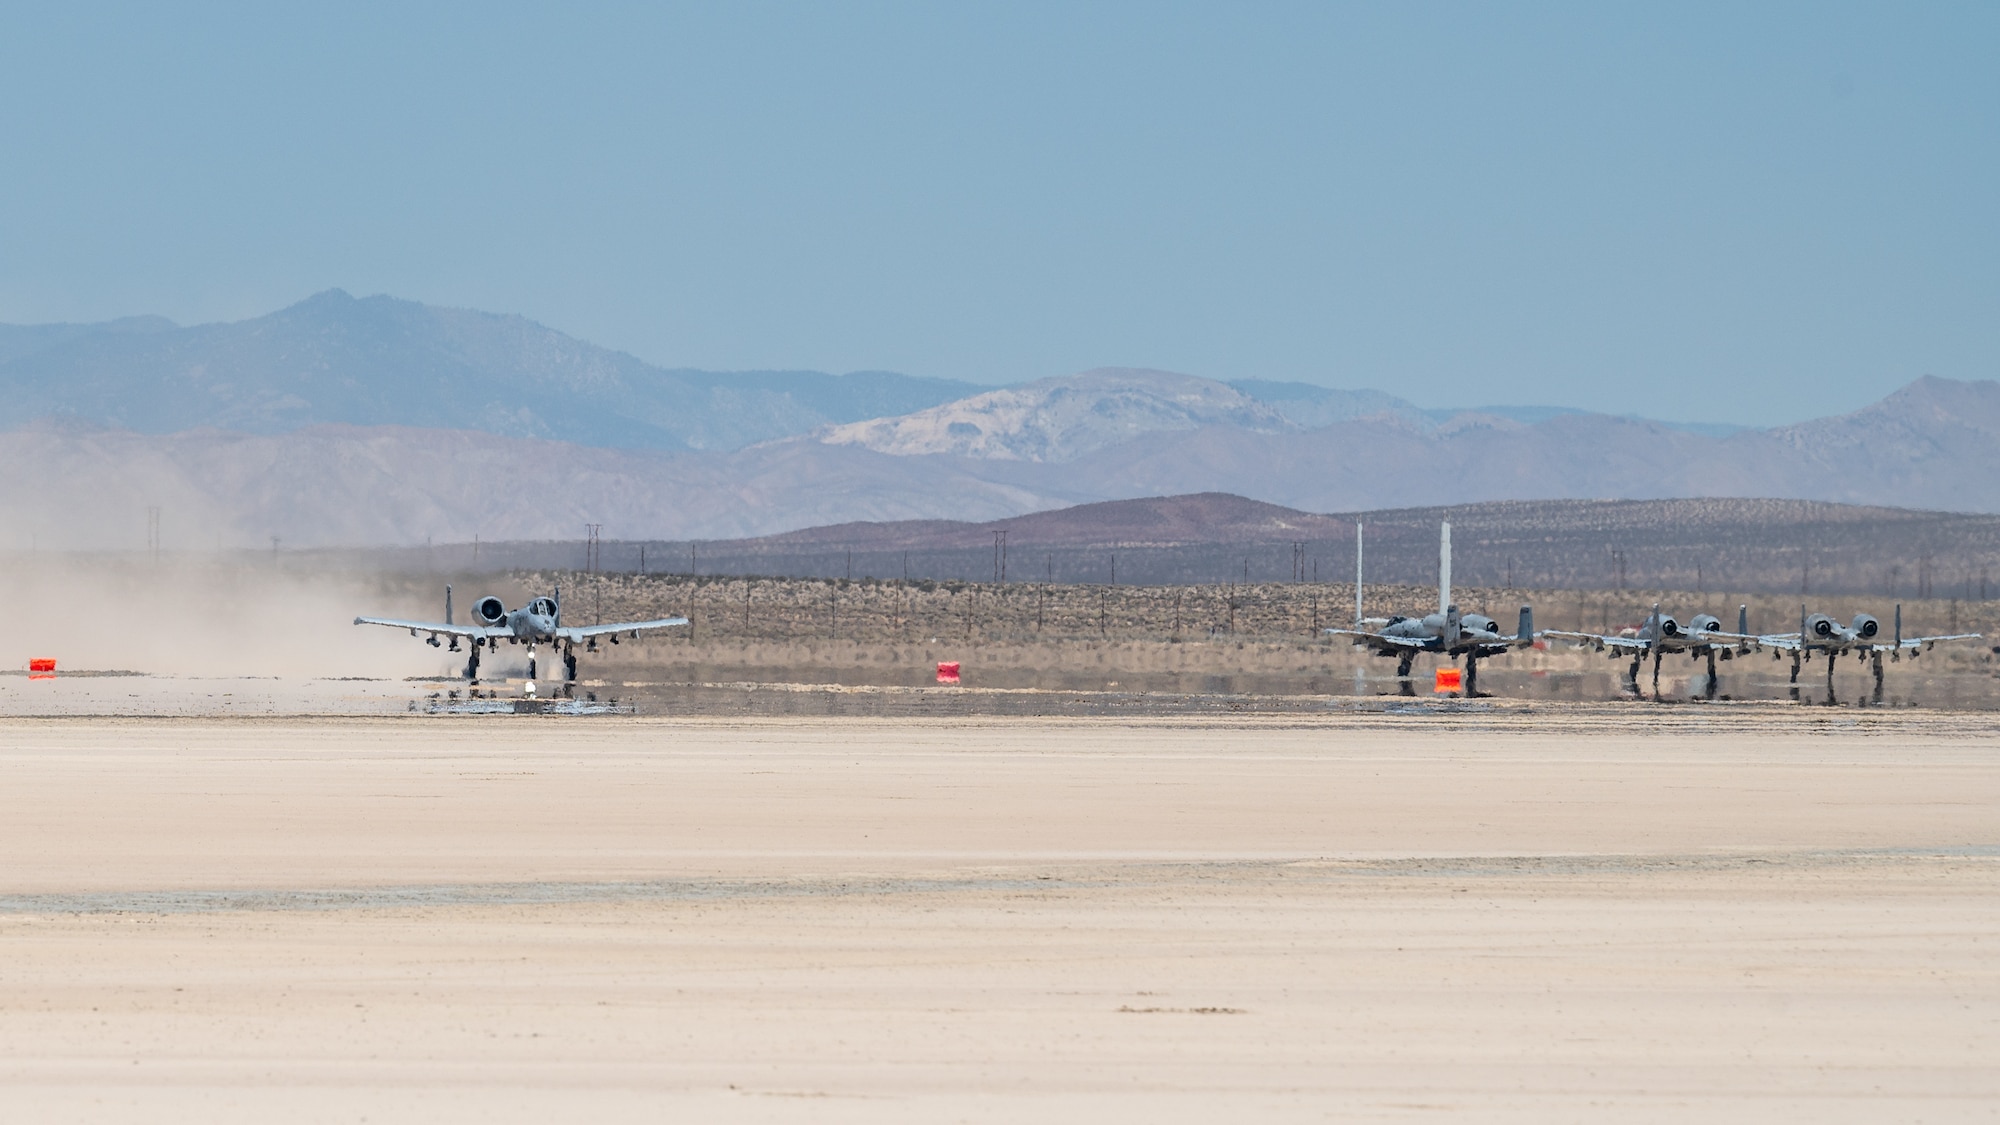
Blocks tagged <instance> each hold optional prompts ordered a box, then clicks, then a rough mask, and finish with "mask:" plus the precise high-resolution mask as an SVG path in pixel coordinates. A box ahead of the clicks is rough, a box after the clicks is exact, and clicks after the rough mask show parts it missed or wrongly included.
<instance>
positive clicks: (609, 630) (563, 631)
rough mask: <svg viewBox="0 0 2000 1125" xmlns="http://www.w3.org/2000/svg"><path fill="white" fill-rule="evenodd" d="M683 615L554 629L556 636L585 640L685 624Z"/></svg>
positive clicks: (570, 639) (566, 626)
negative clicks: (653, 619)
mask: <svg viewBox="0 0 2000 1125" xmlns="http://www.w3.org/2000/svg"><path fill="white" fill-rule="evenodd" d="M687 623H688V619H687V618H685V617H662V618H660V619H658V620H656V621H617V622H612V623H610V624H606V625H565V626H563V627H562V628H560V629H557V630H556V636H558V637H561V638H562V639H563V640H566V641H587V640H589V639H590V638H592V637H609V636H612V635H613V634H617V633H632V634H635V635H636V634H638V633H643V632H645V631H646V630H648V629H671V628H673V627H675V626H676V625H685V624H687Z"/></svg>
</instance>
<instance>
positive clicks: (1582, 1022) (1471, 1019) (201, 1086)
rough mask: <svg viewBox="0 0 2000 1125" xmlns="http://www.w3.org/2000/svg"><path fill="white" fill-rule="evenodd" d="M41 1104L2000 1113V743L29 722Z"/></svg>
mask: <svg viewBox="0 0 2000 1125" xmlns="http://www.w3.org/2000/svg"><path fill="white" fill-rule="evenodd" d="M0 771H4V772H3V773H0V776H4V785H0V861H3V862H4V867H3V868H0V1118H4V1119H5V1120H8V1121H38V1122H60V1121H111V1120H121V1121H131V1120H145V1121H149V1122H158V1121H178V1120H189V1121H204V1122H215V1121H220V1122H235V1121H243V1122H249V1121H257V1122H266V1121H278V1120H282V1121H369V1122H396V1121H426V1122H430V1121H537V1122H539V1121H551V1120H590V1121H621V1120H630V1121H641V1120H643V1121H662V1120H700V1121H814V1122H822V1121H870V1122H876V1121H893V1122H901V1121H907V1122H938V1121H1022V1120H1033V1121H1036V1122H1054V1121H1093V1122H1096V1121H1112V1120H1124V1121H1141V1120H1145V1121H1182V1120H1185V1121H1216V1120H1225V1119H1227V1120H1239V1121H1252V1120H1254V1121H1307V1120H1312V1121H1320V1120H1341V1121H1356V1120H1363V1121H1365V1120H1394V1121H1404V1120H1468V1121H1472V1120H1476V1121H1524V1122H1525V1121H1536V1122H1545V1121H1602V1120H1619V1121H1649V1120H1651V1121H1689V1120H1746V1121H1773V1120H1795V1121H1855V1122H1880V1121H1963V1120H1978V1121H1988V1120H1994V1119H1995V1118H1996V1116H2000V723H1996V721H1995V720H1994V718H1993V717H1992V716H1990V715H1977V714H1955V715H1954V714H1942V713H1929V712H1920V711H1905V712H1895V713H1887V712H1885V713H1871V712H1866V711H1862V712H1834V711H1812V710H1809V709H1799V708H1794V707H1788V706H1783V705H1770V706H1762V705H1750V706H1739V707H1713V708H1695V707H1681V708H1647V707H1638V706H1633V705H1623V706H1615V705H1607V706H1579V707H1568V708H1564V707H1547V706H1543V707H1534V708H1507V707H1498V708H1495V709H1493V710H1492V711H1489V712H1482V713H1454V712H1451V711H1448V710H1435V709H1431V710H1427V709H1424V708H1413V709H1411V711H1410V713H1407V714H1347V715H1328V716H1325V717H1318V716H1314V717H1307V718H1298V717H1287V718H1273V717H1264V718H1258V717H1254V716H1249V717H1233V718H1229V719H1213V720H1210V719H1199V720H1196V719H1158V720H1146V719H1117V720H1112V719H1105V720H1092V719H1081V720H1079V719H1070V720H1057V719H1007V720H1002V719H956V720H912V721H903V722H884V721H880V720H860V719H852V720H843V719H819V720H789V721H788V720H756V721H750V720H730V719H716V718H706V719H665V718H657V717H637V718H635V717H623V716H612V717H588V718H553V717H535V716H520V717H516V716H500V717H468V716H450V717H426V716H409V717H393V718H392V717H375V718H370V717H354V716H349V717H331V718H290V719H285V718H278V719H270V718H180V719H145V718H130V719H50V720H29V719H19V718H15V719H5V720H0Z"/></svg>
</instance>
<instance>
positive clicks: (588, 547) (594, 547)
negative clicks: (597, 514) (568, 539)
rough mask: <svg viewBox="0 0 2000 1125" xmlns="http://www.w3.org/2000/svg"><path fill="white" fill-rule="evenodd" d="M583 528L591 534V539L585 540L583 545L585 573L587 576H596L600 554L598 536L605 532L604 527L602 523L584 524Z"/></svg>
mask: <svg viewBox="0 0 2000 1125" xmlns="http://www.w3.org/2000/svg"><path fill="white" fill-rule="evenodd" d="M583 526H584V529H585V530H586V531H588V532H589V533H590V538H588V539H586V540H584V544H583V572H584V573H585V574H596V573H597V552H598V540H597V535H598V532H600V531H603V530H604V525H603V524H601V523H587V524H584V525H583Z"/></svg>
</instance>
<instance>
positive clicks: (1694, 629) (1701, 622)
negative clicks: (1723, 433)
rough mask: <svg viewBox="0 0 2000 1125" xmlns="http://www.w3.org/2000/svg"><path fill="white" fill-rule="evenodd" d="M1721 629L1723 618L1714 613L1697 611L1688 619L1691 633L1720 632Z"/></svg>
mask: <svg viewBox="0 0 2000 1125" xmlns="http://www.w3.org/2000/svg"><path fill="white" fill-rule="evenodd" d="M1721 631H1722V618H1720V617H1717V616H1716V615H1714V614H1712V613H1697V614H1695V615H1694V616H1693V617H1691V618H1689V619H1688V632H1690V633H1719V632H1721Z"/></svg>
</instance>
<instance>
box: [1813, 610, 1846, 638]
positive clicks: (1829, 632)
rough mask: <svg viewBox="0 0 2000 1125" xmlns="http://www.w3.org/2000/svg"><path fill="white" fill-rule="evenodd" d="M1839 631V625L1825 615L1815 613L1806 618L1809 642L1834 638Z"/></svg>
mask: <svg viewBox="0 0 2000 1125" xmlns="http://www.w3.org/2000/svg"><path fill="white" fill-rule="evenodd" d="M1839 629H1840V625H1839V623H1838V622H1836V621H1834V619H1833V618H1831V617H1828V616H1827V615H1826V614H1824V613H1815V614H1813V615H1812V616H1811V617H1808V618H1806V639H1807V640H1809V641H1811V640H1821V641H1823V640H1825V639H1827V638H1828V637H1831V636H1833V634H1834V633H1835V632H1837V631H1839Z"/></svg>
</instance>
